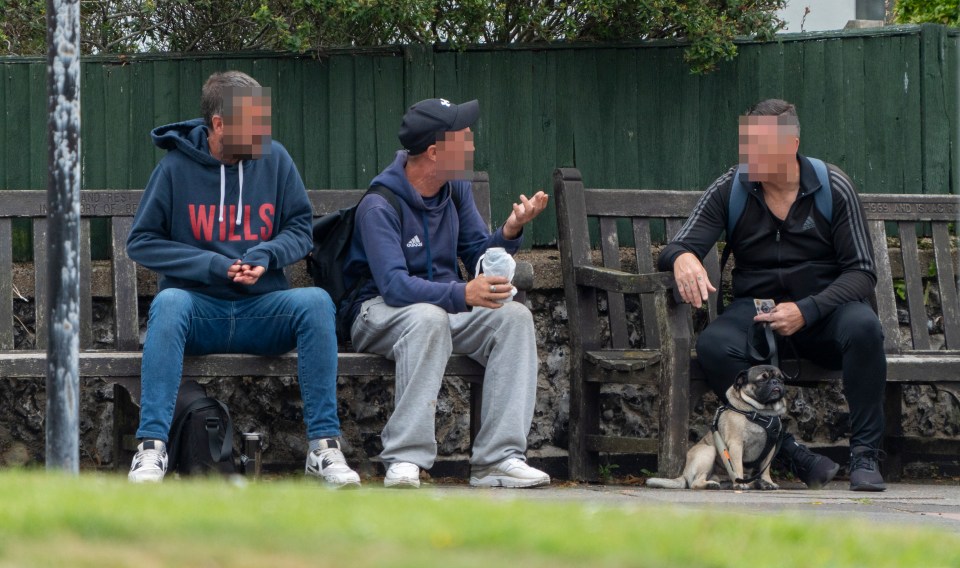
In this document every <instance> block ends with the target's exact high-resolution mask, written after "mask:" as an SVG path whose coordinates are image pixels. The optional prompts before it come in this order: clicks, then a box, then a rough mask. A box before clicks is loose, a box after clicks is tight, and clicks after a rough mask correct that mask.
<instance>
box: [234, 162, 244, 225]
mask: <svg viewBox="0 0 960 568" xmlns="http://www.w3.org/2000/svg"><path fill="white" fill-rule="evenodd" d="M242 220H243V160H240V197H239V198H238V199H237V223H236V224H237V225H239V224H240V223H241V222H242Z"/></svg>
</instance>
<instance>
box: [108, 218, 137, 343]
mask: <svg viewBox="0 0 960 568" xmlns="http://www.w3.org/2000/svg"><path fill="white" fill-rule="evenodd" d="M132 226H133V218H132V217H114V218H113V220H112V221H111V224H110V241H111V247H112V254H111V256H112V257H113V259H112V260H113V310H114V312H113V316H114V333H115V335H116V345H115V347H116V348H117V349H118V350H120V351H136V350H137V349H139V348H140V321H139V311H138V307H137V267H136V264H134V262H133V261H132V260H130V257H128V256H127V249H126V242H127V235H128V234H130V228H131V227H132Z"/></svg>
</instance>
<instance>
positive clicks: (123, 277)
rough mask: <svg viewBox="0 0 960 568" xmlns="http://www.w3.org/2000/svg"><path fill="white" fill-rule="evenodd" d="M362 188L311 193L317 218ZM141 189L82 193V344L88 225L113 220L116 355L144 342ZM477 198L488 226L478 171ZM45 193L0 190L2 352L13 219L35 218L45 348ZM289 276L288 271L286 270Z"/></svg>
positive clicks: (40, 343)
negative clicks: (134, 238)
mask: <svg viewBox="0 0 960 568" xmlns="http://www.w3.org/2000/svg"><path fill="white" fill-rule="evenodd" d="M364 191H365V190H363V189H343V190H340V189H324V190H309V191H308V192H307V194H308V195H309V197H310V202H311V203H312V204H313V212H314V217H319V216H322V215H326V214H327V213H331V212H333V211H336V210H338V209H342V208H344V207H350V206H352V205H354V204H356V203H357V201H358V200H359V199H360V196H362V195H363V193H364ZM142 195H143V191H142V190H83V191H81V192H80V202H81V204H80V216H81V221H80V230H81V238H80V346H81V348H90V347H91V346H92V345H93V343H94V339H93V325H92V323H93V317H92V316H93V296H92V293H91V276H92V270H93V268H92V267H93V263H92V261H91V256H90V221H91V219H95V218H107V219H109V220H110V222H109V224H110V230H109V233H110V250H111V251H112V253H111V258H110V264H111V268H112V272H111V273H112V284H113V294H112V305H113V315H114V330H113V331H114V338H113V347H114V348H115V349H116V350H118V351H136V350H138V349H139V342H140V323H139V311H138V307H137V296H138V293H137V269H136V265H135V263H134V262H133V261H131V260H130V259H129V258H127V255H126V240H127V235H128V234H129V232H130V227H131V225H132V223H133V216H134V214H136V211H137V205H138V204H139V203H140V198H141V196H142ZM473 197H474V200H475V201H476V204H477V208H478V209H479V211H480V214H481V216H482V217H483V218H484V220H485V221H486V222H487V226H488V228H489V227H490V184H489V178H488V176H487V173H486V172H476V173H475V174H474V179H473ZM46 211H47V192H46V191H2V192H0V350H12V349H13V348H14V331H13V330H14V313H13V302H14V298H15V297H16V294H15V293H14V283H13V274H14V270H13V268H14V267H13V228H12V221H13V220H14V219H18V218H22V219H31V220H32V225H33V258H34V262H33V272H34V279H35V284H34V290H36V292H35V293H34V296H35V300H36V302H35V306H36V322H35V333H36V345H37V348H38V349H45V348H46V344H47V318H48V314H49V306H48V305H47V297H46V294H44V293H41V292H40V291H41V290H45V289H46V279H47V257H46V241H47V219H46V214H47V213H46ZM288 276H289V272H288Z"/></svg>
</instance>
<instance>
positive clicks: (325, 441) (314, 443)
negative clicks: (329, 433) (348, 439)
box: [307, 438, 340, 452]
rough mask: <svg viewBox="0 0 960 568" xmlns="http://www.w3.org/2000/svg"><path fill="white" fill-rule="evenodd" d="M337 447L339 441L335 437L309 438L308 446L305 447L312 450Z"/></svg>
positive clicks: (309, 450)
mask: <svg viewBox="0 0 960 568" xmlns="http://www.w3.org/2000/svg"><path fill="white" fill-rule="evenodd" d="M339 447H340V441H339V440H337V439H336V438H314V439H312V440H310V447H309V448H307V451H308V452H312V451H314V450H327V449H330V448H339Z"/></svg>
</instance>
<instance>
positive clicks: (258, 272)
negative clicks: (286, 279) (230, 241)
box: [231, 260, 267, 286]
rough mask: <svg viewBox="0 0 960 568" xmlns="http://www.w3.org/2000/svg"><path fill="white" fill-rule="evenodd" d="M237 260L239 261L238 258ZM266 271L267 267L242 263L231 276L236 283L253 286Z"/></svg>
mask: <svg viewBox="0 0 960 568" xmlns="http://www.w3.org/2000/svg"><path fill="white" fill-rule="evenodd" d="M237 262H238V263H239V262H240V261H239V260H238V261H237ZM234 266H236V265H234ZM231 268H233V267H231ZM266 271H267V269H266V268H264V267H262V266H250V265H249V264H242V265H240V270H239V272H238V273H237V274H236V275H235V276H234V277H233V281H234V282H236V283H238V284H246V285H247V286H253V285H254V284H256V283H257V280H259V279H260V277H261V276H263V273H264V272H266Z"/></svg>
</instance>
